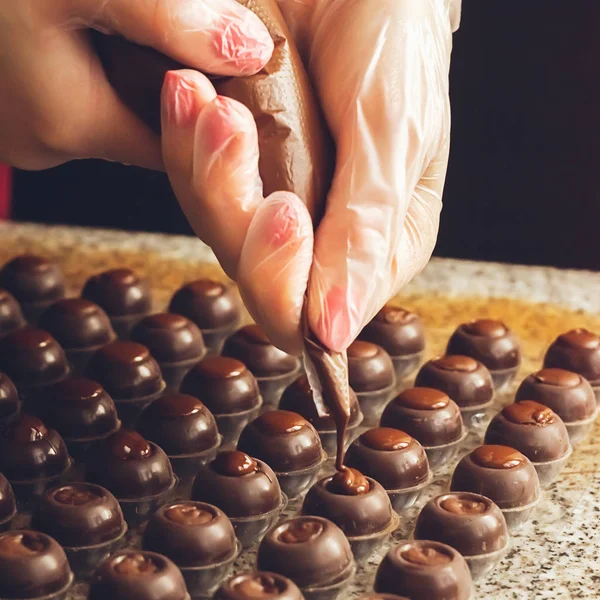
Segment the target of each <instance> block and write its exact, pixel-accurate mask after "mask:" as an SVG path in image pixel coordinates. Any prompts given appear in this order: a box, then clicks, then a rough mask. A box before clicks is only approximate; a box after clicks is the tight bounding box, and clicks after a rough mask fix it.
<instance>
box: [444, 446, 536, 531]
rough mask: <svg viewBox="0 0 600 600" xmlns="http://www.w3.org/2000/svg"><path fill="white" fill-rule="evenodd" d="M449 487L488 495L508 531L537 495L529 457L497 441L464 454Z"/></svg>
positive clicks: (520, 521)
mask: <svg viewBox="0 0 600 600" xmlns="http://www.w3.org/2000/svg"><path fill="white" fill-rule="evenodd" d="M450 489H451V490H452V491H457V492H474V493H476V494H481V495H483V496H486V497H488V498H489V499H490V500H492V501H493V502H495V503H496V504H497V505H498V507H499V508H500V510H501V511H502V513H503V514H504V518H505V519H506V524H507V525H508V528H509V531H514V530H515V529H517V528H519V527H520V526H521V525H522V524H523V523H524V522H525V521H527V519H528V518H529V517H530V515H531V513H532V512H533V510H534V508H535V506H536V505H537V503H538V502H539V500H540V498H541V490H540V482H539V479H538V475H537V472H536V470H535V468H534V466H533V465H532V464H531V461H530V460H529V459H528V458H527V457H526V456H525V455H523V454H521V453H520V452H518V451H517V450H515V449H514V448H509V447H508V446H498V445H483V446H479V447H477V448H475V450H473V451H472V452H470V453H469V454H467V455H466V456H464V457H463V458H462V459H461V460H460V462H459V463H458V465H457V466H456V469H455V470H454V473H453V475H452V480H451V482H450Z"/></svg>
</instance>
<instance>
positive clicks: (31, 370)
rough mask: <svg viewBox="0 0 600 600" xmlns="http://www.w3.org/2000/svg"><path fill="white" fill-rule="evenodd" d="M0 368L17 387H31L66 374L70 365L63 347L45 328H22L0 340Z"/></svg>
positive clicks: (53, 380)
mask: <svg viewBox="0 0 600 600" xmlns="http://www.w3.org/2000/svg"><path fill="white" fill-rule="evenodd" d="M0 370H2V371H4V372H5V373H6V374H7V375H8V376H9V377H10V378H11V379H12V380H13V382H14V384H15V385H16V386H17V388H20V387H21V386H23V387H26V388H30V387H33V386H40V385H47V384H49V383H53V382H55V381H57V380H59V379H62V378H64V377H66V375H67V373H68V371H69V367H68V365H67V357H66V356H65V352H64V350H63V349H62V348H61V346H60V344H59V343H58V342H57V341H56V340H55V339H54V338H53V337H52V336H51V335H50V334H49V333H48V332H47V331H43V330H41V329H35V328H33V327H23V328H21V329H17V330H15V331H13V332H12V333H9V334H8V335H6V336H5V337H3V338H2V339H1V340H0Z"/></svg>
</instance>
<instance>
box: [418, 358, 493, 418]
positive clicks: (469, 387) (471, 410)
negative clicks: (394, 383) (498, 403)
mask: <svg viewBox="0 0 600 600" xmlns="http://www.w3.org/2000/svg"><path fill="white" fill-rule="evenodd" d="M415 386H416V387H429V388H435V389H436V390H440V391H442V392H444V393H445V394H447V395H448V396H449V397H450V398H452V400H454V402H456V404H457V405H458V407H459V408H460V412H461V413H462V416H463V421H464V422H465V425H467V426H473V427H477V426H479V425H481V422H482V420H483V418H484V417H485V414H486V411H488V410H489V408H490V407H491V405H492V404H493V402H494V383H493V381H492V376H491V374H490V372H489V371H488V369H487V367H486V366H485V365H484V364H483V363H481V362H479V361H477V360H475V359H474V358H471V357H470V356H463V355H460V354H454V355H447V356H441V357H438V358H434V359H432V360H430V361H428V362H426V363H425V364H424V365H423V366H422V367H421V369H420V370H419V372H418V374H417V378H416V379H415Z"/></svg>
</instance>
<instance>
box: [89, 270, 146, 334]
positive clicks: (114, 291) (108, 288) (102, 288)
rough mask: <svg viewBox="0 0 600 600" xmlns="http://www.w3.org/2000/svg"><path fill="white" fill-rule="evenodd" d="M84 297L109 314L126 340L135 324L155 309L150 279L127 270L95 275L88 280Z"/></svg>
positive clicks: (115, 326)
mask: <svg viewBox="0 0 600 600" xmlns="http://www.w3.org/2000/svg"><path fill="white" fill-rule="evenodd" d="M81 296H82V298H86V299H87V300H91V301H92V302H95V303H96V304H98V305H99V306H101V307H102V308H103V309H104V310H105V311H106V314H107V315H108V316H109V318H110V320H111V323H112V326H113V328H114V330H115V331H116V332H117V335H118V336H119V337H120V338H121V339H127V338H128V337H129V334H130V332H131V329H132V328H133V327H134V325H135V324H136V323H137V322H138V321H139V320H140V319H141V318H142V317H144V316H145V315H147V314H148V313H149V312H150V311H151V309H152V295H151V292H150V284H149V283H148V280H147V279H144V278H141V277H139V276H138V275H137V274H136V273H134V272H133V271H132V270H131V269H127V268H120V269H109V270H108V271H103V272H102V273H98V274H97V275H93V276H92V277H90V278H89V279H88V280H87V281H86V283H85V285H84V287H83V290H82V292H81Z"/></svg>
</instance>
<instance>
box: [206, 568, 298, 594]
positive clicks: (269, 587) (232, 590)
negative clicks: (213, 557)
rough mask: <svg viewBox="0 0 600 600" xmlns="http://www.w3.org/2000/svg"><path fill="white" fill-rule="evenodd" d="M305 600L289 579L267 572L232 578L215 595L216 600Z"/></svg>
mask: <svg viewBox="0 0 600 600" xmlns="http://www.w3.org/2000/svg"><path fill="white" fill-rule="evenodd" d="M260 598H264V599H268V600H304V596H303V595H302V592H301V591H300V589H299V588H298V586H297V585H296V584H295V583H294V582H293V581H292V580H291V579H288V578H287V577H284V576H283V575H279V574H278V573H269V572H266V571H249V572H247V573H241V574H238V575H234V576H233V577H230V578H229V579H228V580H227V581H225V582H224V583H223V584H222V585H221V586H220V587H219V589H218V590H217V591H216V593H215V595H214V599H215V600H257V599H260Z"/></svg>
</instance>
